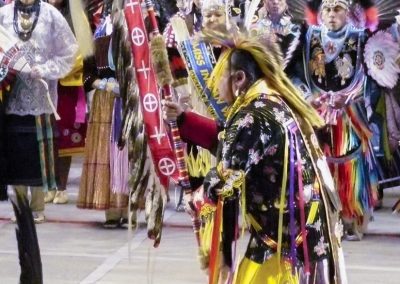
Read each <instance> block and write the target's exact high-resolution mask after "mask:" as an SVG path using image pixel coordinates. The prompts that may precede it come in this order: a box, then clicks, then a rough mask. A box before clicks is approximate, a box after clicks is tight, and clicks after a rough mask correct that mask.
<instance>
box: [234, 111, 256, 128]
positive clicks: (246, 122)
mask: <svg viewBox="0 0 400 284" xmlns="http://www.w3.org/2000/svg"><path fill="white" fill-rule="evenodd" d="M253 123H254V117H253V116H252V115H251V114H247V115H246V116H245V117H244V118H242V119H240V120H239V121H238V128H243V127H250V126H251V125H252V124H253Z"/></svg>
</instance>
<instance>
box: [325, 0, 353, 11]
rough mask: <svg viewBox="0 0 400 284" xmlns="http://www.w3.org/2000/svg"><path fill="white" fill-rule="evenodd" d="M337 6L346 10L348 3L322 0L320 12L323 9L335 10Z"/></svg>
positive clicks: (344, 0) (340, 0)
mask: <svg viewBox="0 0 400 284" xmlns="http://www.w3.org/2000/svg"><path fill="white" fill-rule="evenodd" d="M338 6H339V7H342V8H343V9H345V10H347V9H348V8H349V3H348V2H347V0H323V1H322V4H321V10H323V9H325V8H335V7H338Z"/></svg>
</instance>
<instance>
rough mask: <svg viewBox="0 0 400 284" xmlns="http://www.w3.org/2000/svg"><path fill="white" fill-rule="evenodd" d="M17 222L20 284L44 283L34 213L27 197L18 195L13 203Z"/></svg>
mask: <svg viewBox="0 0 400 284" xmlns="http://www.w3.org/2000/svg"><path fill="white" fill-rule="evenodd" d="M11 203H12V206H13V208H14V212H15V217H16V220H17V228H16V229H15V233H16V235H17V241H18V254H19V264H20V266H21V275H20V279H19V280H20V283H32V284H41V283H43V273H42V261H41V258H40V249H39V242H38V239H37V234H36V227H35V223H34V221H33V216H32V211H31V209H30V208H29V202H28V200H27V198H26V197H23V196H20V195H18V194H17V195H16V201H11Z"/></svg>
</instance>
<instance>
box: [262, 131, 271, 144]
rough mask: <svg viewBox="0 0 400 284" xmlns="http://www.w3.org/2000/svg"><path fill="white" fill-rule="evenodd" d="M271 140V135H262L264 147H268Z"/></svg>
mask: <svg viewBox="0 0 400 284" xmlns="http://www.w3.org/2000/svg"><path fill="white" fill-rule="evenodd" d="M270 139H271V135H269V134H266V133H263V134H261V135H260V140H261V143H263V144H264V145H266V144H267V143H268V141H269V140H270Z"/></svg>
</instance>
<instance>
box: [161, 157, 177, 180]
mask: <svg viewBox="0 0 400 284" xmlns="http://www.w3.org/2000/svg"><path fill="white" fill-rule="evenodd" d="M175 167H176V166H175V162H174V161H173V160H171V159H170V158H162V159H161V160H160V161H159V162H158V169H159V170H160V172H161V173H162V174H163V175H165V176H170V175H172V174H173V173H174V171H175Z"/></svg>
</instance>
